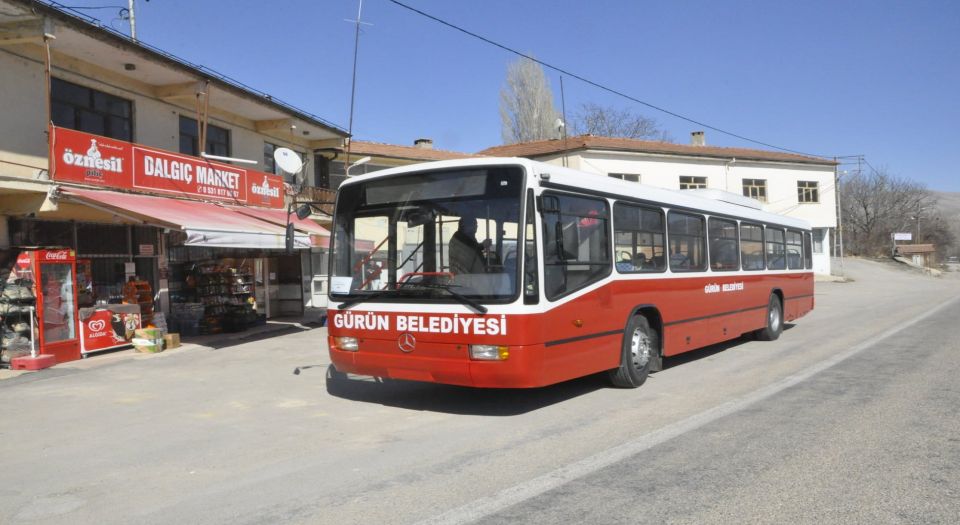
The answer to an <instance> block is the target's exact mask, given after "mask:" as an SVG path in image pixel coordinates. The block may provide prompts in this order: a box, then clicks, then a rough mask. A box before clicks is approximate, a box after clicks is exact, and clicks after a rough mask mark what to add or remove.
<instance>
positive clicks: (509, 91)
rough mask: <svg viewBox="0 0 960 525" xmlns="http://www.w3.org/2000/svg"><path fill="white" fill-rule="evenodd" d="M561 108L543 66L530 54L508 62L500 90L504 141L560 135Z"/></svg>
mask: <svg viewBox="0 0 960 525" xmlns="http://www.w3.org/2000/svg"><path fill="white" fill-rule="evenodd" d="M557 117H558V113H557V110H556V109H555V108H554V106H553V92H552V91H551V90H550V82H549V81H548V80H547V77H546V75H544V74H543V68H542V67H540V64H537V63H536V62H534V61H533V60H530V59H529V58H520V59H518V60H517V61H516V62H511V63H510V64H509V65H508V66H507V78H506V82H505V83H504V86H503V88H502V89H501V90H500V120H501V122H502V127H501V135H502V137H503V143H504V144H514V143H517V142H529V141H532V140H544V139H550V138H556V137H557V135H558V133H559V132H558V130H557V128H556V124H555V123H556V120H557Z"/></svg>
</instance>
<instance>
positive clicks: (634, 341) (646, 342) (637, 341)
mask: <svg viewBox="0 0 960 525" xmlns="http://www.w3.org/2000/svg"><path fill="white" fill-rule="evenodd" d="M630 355H631V356H632V358H633V367H634V368H636V369H637V370H643V368H644V367H645V366H647V363H648V362H649V361H650V338H648V337H647V334H645V333H643V330H640V329H637V330H634V331H633V336H632V337H631V338H630Z"/></svg>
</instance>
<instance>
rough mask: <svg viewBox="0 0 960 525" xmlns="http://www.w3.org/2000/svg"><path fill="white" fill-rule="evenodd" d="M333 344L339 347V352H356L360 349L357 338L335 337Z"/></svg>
mask: <svg viewBox="0 0 960 525" xmlns="http://www.w3.org/2000/svg"><path fill="white" fill-rule="evenodd" d="M333 344H334V346H336V347H337V350H343V351H345V352H356V351H357V350H359V349H360V345H359V344H357V338H356V337H334V338H333Z"/></svg>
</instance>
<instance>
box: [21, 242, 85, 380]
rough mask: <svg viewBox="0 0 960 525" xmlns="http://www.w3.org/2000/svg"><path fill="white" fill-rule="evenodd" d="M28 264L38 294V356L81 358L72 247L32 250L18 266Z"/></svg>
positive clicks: (75, 264)
mask: <svg viewBox="0 0 960 525" xmlns="http://www.w3.org/2000/svg"><path fill="white" fill-rule="evenodd" d="M23 263H28V264H29V265H30V267H31V270H32V272H31V273H32V274H33V279H34V290H35V292H36V296H37V310H36V311H37V324H38V328H39V330H38V335H39V344H38V350H39V353H40V355H41V356H43V355H52V356H54V358H56V361H57V363H63V362H66V361H74V360H77V359H80V338H79V333H78V327H77V286H76V283H77V263H76V254H75V253H74V251H73V250H69V249H61V250H31V251H26V252H23V253H22V254H21V255H20V257H18V258H17V265H18V266H20V265H21V264H23Z"/></svg>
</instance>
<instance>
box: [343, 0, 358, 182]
mask: <svg viewBox="0 0 960 525" xmlns="http://www.w3.org/2000/svg"><path fill="white" fill-rule="evenodd" d="M359 4H360V5H359V6H358V7H357V19H356V20H354V21H353V22H354V23H355V24H356V26H357V28H356V32H355V33H354V37H353V80H352V82H351V84H350V122H349V124H348V126H347V151H346V157H345V158H344V159H343V166H344V168H343V169H344V173H345V174H346V175H349V174H350V172H349V170H350V145H351V144H352V143H353V101H354V99H355V98H356V96H357V51H358V50H359V49H360V24H361V23H362V22H360V14H361V13H363V0H360V2H359ZM349 21H350V20H348V22H349Z"/></svg>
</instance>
